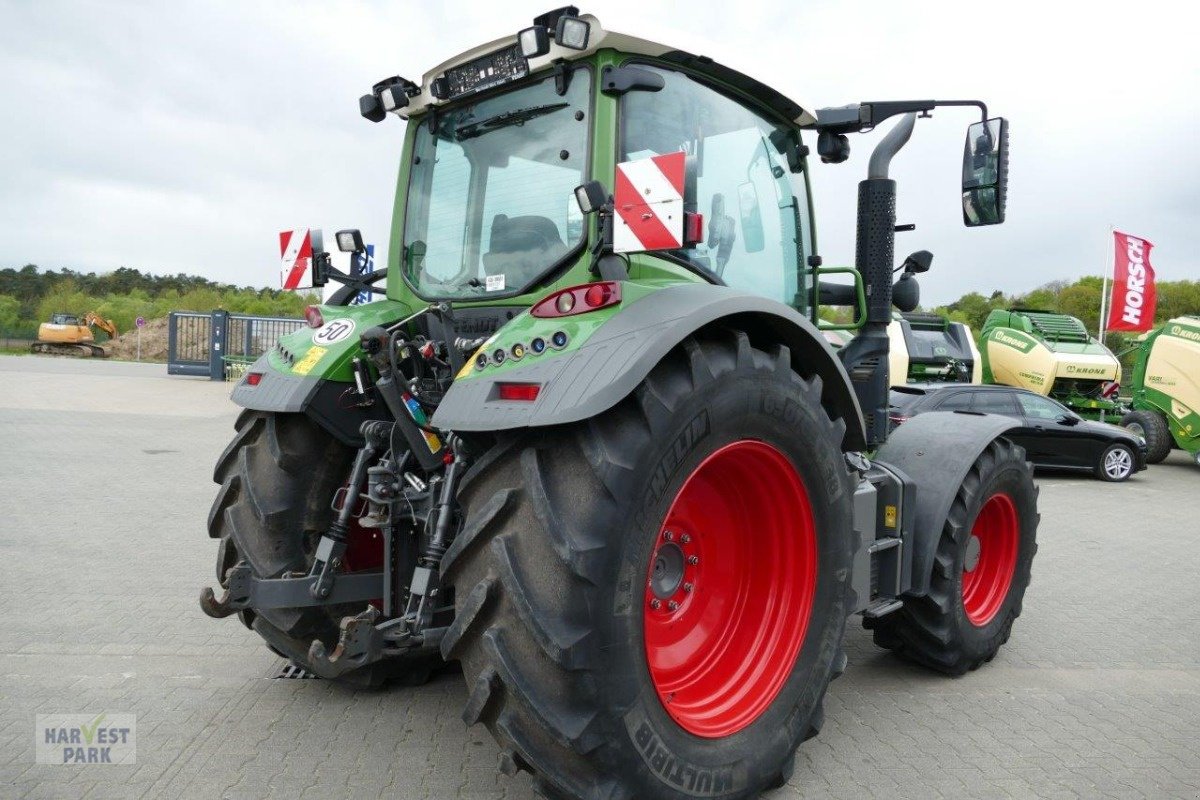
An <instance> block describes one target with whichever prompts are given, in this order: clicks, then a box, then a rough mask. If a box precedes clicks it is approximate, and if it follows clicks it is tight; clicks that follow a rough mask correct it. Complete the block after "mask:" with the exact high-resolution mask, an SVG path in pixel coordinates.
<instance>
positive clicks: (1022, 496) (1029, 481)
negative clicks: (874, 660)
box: [872, 439, 1039, 675]
mask: <svg viewBox="0 0 1200 800" xmlns="http://www.w3.org/2000/svg"><path fill="white" fill-rule="evenodd" d="M1032 475H1033V470H1032V469H1031V468H1030V467H1029V465H1028V464H1026V463H1025V452H1024V451H1023V450H1022V449H1021V448H1020V447H1018V446H1016V445H1014V444H1012V443H1011V442H1009V441H1008V440H1007V439H997V440H995V441H993V442H992V443H991V444H990V445H988V447H987V449H986V450H984V451H983V453H982V454H981V455H980V456H979V458H978V459H976V461H975V463H974V464H973V465H972V466H971V469H970V470H969V471H968V472H967V476H966V478H965V479H964V480H963V482H962V485H961V486H960V487H959V489H958V494H957V495H956V496H955V498H954V502H953V503H952V504H951V507H950V514H949V516H948V518H947V519H946V522H945V524H944V526H943V527H942V534H941V538H940V539H939V540H938V546H937V552H936V554H935V556H934V564H933V575H932V576H931V578H930V586H929V593H928V594H926V595H925V596H923V597H915V598H906V599H905V601H904V607H903V608H901V609H900V610H899V611H896V612H895V613H893V614H890V615H888V616H886V617H883V618H882V619H879V620H875V621H874V622H873V623H872V629H873V631H874V638H875V644H877V645H879V646H880V647H884V648H888V649H891V650H894V651H895V652H896V653H897V654H898V655H900V656H903V657H904V658H907V659H909V660H911V661H915V662H917V663H918V664H922V665H924V666H926V667H930V668H932V669H935V670H938V671H939V672H945V673H947V674H949V675H962V674H964V673H966V672H968V671H969V670H973V669H978V668H979V667H980V666H981V665H983V664H984V663H986V662H988V661H991V660H992V659H993V658H994V657H995V656H996V652H997V651H998V650H999V649H1000V647H1001V646H1002V645H1003V644H1004V643H1005V642H1007V641H1008V637H1009V633H1010V632H1011V630H1012V624H1013V621H1014V620H1016V618H1017V617H1018V616H1019V615H1020V613H1021V602H1022V600H1023V599H1024V597H1025V590H1026V589H1027V588H1028V587H1029V578H1030V567H1031V565H1032V563H1033V556H1034V554H1035V553H1036V552H1037V527H1038V521H1039V516H1038V513H1037V494H1038V491H1037V487H1036V486H1035V485H1034V483H1033V477H1032Z"/></svg>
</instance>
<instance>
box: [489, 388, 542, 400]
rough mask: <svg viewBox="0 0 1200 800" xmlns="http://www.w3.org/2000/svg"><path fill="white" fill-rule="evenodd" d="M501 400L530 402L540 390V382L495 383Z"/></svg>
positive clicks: (535, 398)
mask: <svg viewBox="0 0 1200 800" xmlns="http://www.w3.org/2000/svg"><path fill="white" fill-rule="evenodd" d="M496 388H497V389H498V390H499V394H500V399H501V400H523V401H524V402H526V403H532V402H533V401H534V400H537V398H538V393H539V392H541V391H542V385H541V384H540V383H497V384H496Z"/></svg>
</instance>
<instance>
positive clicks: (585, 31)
mask: <svg viewBox="0 0 1200 800" xmlns="http://www.w3.org/2000/svg"><path fill="white" fill-rule="evenodd" d="M591 34H592V26H591V25H590V24H588V23H587V22H584V21H583V20H582V19H580V17H579V9H578V8H576V7H575V6H564V7H563V8H556V9H555V10H553V11H548V12H546V13H545V14H542V15H540V16H538V17H535V18H534V20H533V26H532V27H530V28H526V29H525V30H523V31H521V32H520V33H519V34H517V41H518V43H519V44H520V46H521V55H523V56H524V57H525V58H536V57H537V56H544V55H546V53H549V52H550V40H551V39H554V41H556V42H558V45H559V47H565V48H567V49H569V50H585V49H587V46H588V39H590V38H591Z"/></svg>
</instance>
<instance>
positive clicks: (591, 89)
mask: <svg viewBox="0 0 1200 800" xmlns="http://www.w3.org/2000/svg"><path fill="white" fill-rule="evenodd" d="M947 106H949V107H953V108H961V107H967V108H971V109H974V111H975V113H977V114H979V115H980V116H981V117H982V120H981V121H980V122H976V123H974V124H972V125H971V126H970V127H969V128H968V134H967V142H966V147H965V152H964V164H963V186H962V194H961V199H962V207H963V216H964V221H965V222H966V224H968V225H980V224H995V223H999V222H1002V221H1003V219H1004V195H1005V184H1006V171H1007V128H1006V123H1005V122H1004V120H1003V119H1000V118H991V119H989V118H988V115H987V109H986V107H985V106H984V104H983V103H981V102H978V101H933V100H918V101H895V102H892V101H888V102H869V103H859V104H855V105H851V106H845V107H840V108H829V109H822V110H819V111H813V110H810V109H809V108H807V107H805V106H801V105H799V104H797V103H796V102H794V101H792V100H791V99H789V98H787V97H785V96H784V95H782V94H781V93H779V92H778V91H776V90H774V89H771V88H769V87H767V86H765V85H764V84H762V83H760V82H759V81H757V80H755V79H753V78H751V77H748V76H746V75H743V74H741V73H739V72H736V71H734V70H732V69H729V68H728V67H725V66H722V65H721V64H719V63H717V62H715V61H713V60H712V59H711V58H707V57H702V56H696V55H693V54H690V53H687V52H683V51H681V50H678V49H675V48H672V47H670V46H667V45H663V44H659V43H656V42H651V41H647V40H644V39H639V38H636V37H633V36H627V35H623V34H620V33H615V32H611V31H607V30H605V29H604V28H603V27H602V26H601V24H600V22H599V20H597V19H596V18H595V17H592V16H588V15H580V14H579V12H578V11H577V10H576V9H574V8H570V7H568V8H563V9H558V10H557V11H552V12H550V13H548V14H544V15H542V16H540V17H538V18H536V19H535V20H534V21H533V24H532V25H530V26H528V27H526V28H525V29H523V30H521V31H520V32H519V33H518V32H514V33H512V34H509V35H506V36H503V37H502V38H500V39H498V40H496V41H493V42H490V43H488V44H485V45H482V46H480V47H477V48H475V49H473V50H471V51H469V52H466V53H463V54H461V55H459V56H456V57H455V58H452V59H450V60H448V61H446V62H445V63H443V64H441V65H439V66H437V67H435V68H433V69H432V70H430V71H429V72H427V73H425V75H424V76H423V77H422V78H421V80H420V81H419V82H417V81H410V80H406V79H404V78H400V77H392V78H388V79H386V80H384V81H381V82H379V83H377V84H376V85H375V86H374V87H373V88H372V90H371V91H370V93H368V94H367V95H366V96H364V97H363V98H362V99H361V100H360V111H361V113H362V115H363V116H364V117H366V118H367V119H369V120H372V121H376V122H379V121H382V120H384V119H386V118H388V117H390V116H398V117H400V118H401V119H402V120H406V121H407V126H406V129H405V136H404V146H403V151H402V155H401V164H400V174H399V183H398V187H397V191H396V201H395V217H394V224H393V227H392V230H391V239H390V246H389V248H388V259H387V267H386V270H385V271H383V272H382V274H380V273H376V274H374V275H373V276H370V277H368V276H363V275H356V274H343V273H340V272H338V271H336V270H334V269H333V268H332V267H331V266H330V265H329V263H328V262H329V257H328V255H327V254H324V253H321V252H317V253H314V255H313V257H314V259H315V262H316V265H317V273H318V275H319V276H320V277H324V278H330V279H336V280H339V281H341V282H343V283H344V284H345V286H344V288H343V290H342V291H340V292H339V293H338V295H337V302H348V300H349V298H351V297H353V296H354V295H356V294H358V293H359V292H360V291H363V290H364V289H366V288H371V287H372V286H374V287H380V286H381V285H382V282H384V281H386V294H387V298H386V300H383V301H380V302H376V303H371V304H367V305H361V306H342V305H338V304H337V302H335V303H331V304H329V305H324V306H320V307H314V308H311V309H310V310H309V313H308V315H307V316H308V322H309V326H307V327H304V328H302V329H301V330H299V331H297V332H296V333H294V334H291V335H288V336H285V337H283V338H282V339H280V340H279V343H278V346H277V347H275V348H274V349H273V350H271V351H270V352H268V353H267V354H266V355H264V356H263V357H262V358H260V359H259V360H258V362H256V363H255V364H254V365H253V366H252V367H251V368H250V369H249V370H248V372H247V373H246V375H245V376H244V377H243V378H242V379H241V381H240V382H239V383H238V385H237V386H236V388H235V389H234V392H233V400H234V402H236V403H237V404H239V405H241V406H243V407H244V409H245V410H244V411H243V412H242V414H241V415H240V417H239V418H238V420H237V423H236V434H235V436H234V438H233V441H232V442H231V443H230V445H229V447H228V448H227V449H226V450H225V452H224V453H223V454H222V455H221V457H220V458H219V460H218V461H217V464H216V469H215V479H216V482H217V483H218V484H219V485H220V489H219V490H218V492H217V497H216V500H215V501H214V504H213V507H212V511H211V513H210V515H209V518H208V530H209V533H210V535H211V536H212V537H213V538H214V539H216V540H217V542H218V550H217V569H216V577H217V580H218V581H219V583H220V587H221V588H220V590H219V593H218V592H214V591H213V590H212V589H210V588H206V589H204V590H203V592H202V593H201V600H200V602H201V606H202V608H203V610H204V611H205V612H206V613H208V614H209V615H211V616H214V617H226V616H231V615H237V616H238V617H239V618H240V619H241V620H242V622H243V623H245V624H246V625H247V626H248V627H250V628H252V629H253V630H254V631H255V632H257V634H258V635H260V636H261V637H262V638H263V639H264V640H265V641H266V643H267V645H268V646H269V647H270V648H271V649H272V650H273V651H275V652H276V653H278V654H280V655H281V656H284V657H286V658H288V659H291V660H292V661H294V662H296V663H297V664H299V665H302V666H303V667H304V668H305V669H307V670H309V671H311V672H313V673H315V674H317V675H319V676H322V677H325V678H330V679H341V680H346V681H352V682H357V683H379V682H382V681H385V680H388V679H391V680H395V681H400V682H405V683H419V682H421V681H422V680H424V679H425V678H427V677H428V676H429V674H430V671H431V670H433V669H436V668H437V666H438V665H439V664H441V663H443V662H444V661H448V660H450V661H458V662H461V665H462V672H463V675H464V677H465V679H466V687H467V699H466V702H465V707H464V709H463V714H462V716H463V719H464V720H465V721H466V722H467V723H468V724H475V723H481V724H483V725H486V726H487V728H488V730H489V731H490V732H491V733H492V734H493V735H494V737H495V738H496V741H497V742H498V743H499V747H500V750H501V768H502V769H503V770H505V771H507V772H509V773H511V772H514V771H516V770H527V771H529V772H531V773H533V776H534V785H535V786H536V787H537V789H538V790H539V791H540V792H541V793H543V794H544V795H545V796H547V797H551V798H588V799H592V798H594V799H595V800H633V798H637V799H638V800H651V799H653V798H672V799H677V798H701V797H703V798H723V799H725V800H730V799H732V798H750V797H755V796H757V795H758V794H759V793H760V792H761V791H763V790H765V789H768V788H770V787H775V786H780V785H782V784H783V783H784V782H786V781H787V780H789V778H790V777H791V775H792V772H793V764H794V760H795V756H794V753H795V750H796V748H797V746H798V745H799V744H800V743H801V742H802V741H804V740H805V739H807V738H809V737H811V736H814V735H816V733H817V731H818V730H819V728H820V726H821V723H822V721H823V711H822V701H823V699H824V695H825V691H826V688H827V686H828V684H829V681H830V680H831V679H833V678H834V677H836V676H837V675H838V674H840V673H841V672H842V670H843V669H844V667H845V665H846V656H845V654H844V651H843V649H842V637H843V632H844V629H845V626H846V623H847V620H848V618H849V617H851V616H852V615H859V616H860V617H861V619H862V621H863V623H864V624H865V625H866V626H867V627H869V628H871V629H872V630H873V632H874V638H875V641H876V642H877V643H878V644H879V645H881V646H882V647H885V648H889V649H891V650H893V651H895V652H896V653H898V654H900V655H902V656H904V657H906V658H909V659H911V660H913V661H916V662H919V663H921V664H925V665H928V666H929V667H932V668H934V669H936V670H939V671H942V672H944V673H948V674H951V675H958V674H962V673H964V672H966V671H967V670H971V669H974V668H976V667H979V666H980V665H982V664H983V663H985V662H987V661H989V660H991V659H992V658H993V657H994V656H995V655H996V653H997V651H998V650H999V649H1000V647H1001V646H1002V645H1003V644H1004V643H1005V642H1007V641H1008V639H1009V634H1010V631H1011V628H1012V625H1013V622H1014V620H1015V619H1016V618H1017V616H1018V615H1019V614H1020V611H1021V603H1022V598H1023V597H1024V594H1025V590H1026V587H1027V586H1028V583H1029V576H1030V567H1031V564H1032V561H1033V557H1034V552H1035V550H1036V547H1037V546H1036V532H1037V526H1038V519H1039V517H1038V511H1037V499H1036V498H1037V490H1036V488H1035V486H1034V483H1033V479H1032V475H1031V471H1030V469H1029V467H1028V465H1027V463H1026V460H1025V455H1024V452H1023V451H1022V450H1021V449H1020V448H1019V447H1016V446H1014V445H1013V444H1012V443H1011V442H1009V441H1008V440H1007V439H1006V438H1005V433H1006V431H1008V430H1010V429H1011V428H1012V426H1013V424H1014V423H1012V422H1010V421H1009V420H1007V419H1005V418H1000V417H994V416H988V415H979V414H968V413H930V414H924V415H921V416H919V417H917V418H915V419H913V420H912V421H910V422H908V423H906V424H905V425H904V426H903V427H902V428H900V429H898V430H897V431H896V432H894V433H891V434H890V435H889V432H888V415H887V403H888V384H889V376H888V350H889V339H888V334H887V328H888V325H889V324H890V323H891V321H892V316H891V312H892V308H893V280H894V276H893V272H894V271H896V269H897V267H896V265H895V263H894V261H895V259H894V239H895V231H896V229H897V225H896V216H895V208H896V206H895V203H896V183H895V181H893V180H892V179H891V178H889V177H888V172H889V168H890V164H891V161H892V159H893V157H894V156H896V154H897V153H898V152H899V151H900V149H901V148H902V147H903V145H904V144H905V142H906V141H907V140H908V138H909V136H910V135H911V133H912V131H913V129H914V126H915V124H916V122H917V119H918V116H928V115H929V113H930V112H932V111H934V110H935V109H942V108H943V107H947ZM893 118H898V121H897V122H896V123H895V124H894V127H892V128H891V130H890V131H889V132H888V133H887V134H886V135H885V136H883V137H882V138H881V140H880V141H879V143H878V144H877V145H876V147H875V149H874V151H873V153H872V154H871V156H870V158H869V165H868V169H867V177H866V179H865V180H863V181H862V182H861V183H860V184H859V210H858V242H857V251H856V266H855V268H853V269H851V268H842V269H840V270H832V269H828V268H824V267H822V262H821V257H820V255H819V253H818V250H817V247H816V237H815V233H814V228H815V223H814V219H813V213H812V204H811V194H810V189H809V165H810V163H811V162H810V156H811V151H810V149H809V145H808V144H806V141H814V140H815V144H816V153H817V155H818V156H819V157H820V158H821V159H822V160H823V161H826V162H830V163H838V162H843V161H846V160H847V159H848V157H849V153H850V135H851V134H855V133H859V132H864V131H870V130H872V129H874V128H876V127H877V126H879V125H881V124H883V123H884V122H885V121H887V120H889V119H893ZM389 135H390V134H389ZM956 198H957V195H956ZM956 201H957V199H956ZM337 241H338V245H339V248H341V249H343V250H346V251H351V252H353V251H359V250H360V249H361V248H362V237H361V236H360V235H359V234H358V233H357V231H343V232H340V233H339V234H338V236H337ZM910 262H911V263H910ZM905 265H908V266H905ZM927 267H928V262H927V260H926V261H925V262H924V263H922V262H921V259H920V258H915V259H914V258H913V257H910V259H909V260H908V261H906V262H904V263H903V264H901V266H900V268H901V269H902V270H903V273H904V274H903V276H902V277H901V278H900V280H899V281H896V285H898V286H901V287H902V289H903V291H902V294H903V298H901V299H902V300H903V302H902V303H900V305H901V306H902V307H910V306H911V305H912V300H913V299H914V297H915V294H914V292H915V291H916V278H915V277H914V276H915V275H916V274H917V273H918V272H921V271H923V269H924V268H927ZM831 272H835V273H836V272H840V273H842V274H850V276H851V277H852V279H853V281H854V283H853V285H846V286H843V287H840V288H839V287H836V286H833V285H830V284H829V283H828V281H826V280H823V276H827V275H828V274H829V273H831ZM822 298H824V300H825V302H844V303H848V304H850V305H853V306H854V308H855V310H856V319H858V320H859V322H858V323H857V324H856V332H855V335H854V337H853V338H852V339H851V340H850V341H849V342H848V343H847V344H846V345H845V346H844V347H842V348H841V349H840V350H839V351H838V353H837V354H835V353H834V352H833V350H832V348H831V347H830V345H829V343H828V342H827V341H826V340H825V337H824V336H823V335H822V331H821V329H820V326H819V325H818V322H817V321H818V319H819V317H818V312H819V304H820V302H821V299H822Z"/></svg>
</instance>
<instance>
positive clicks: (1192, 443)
mask: <svg viewBox="0 0 1200 800" xmlns="http://www.w3.org/2000/svg"><path fill="white" fill-rule="evenodd" d="M1129 407H1130V409H1132V410H1131V411H1129V413H1127V414H1126V415H1125V416H1124V417H1123V418H1122V419H1121V424H1122V425H1124V426H1125V427H1126V428H1131V429H1132V430H1134V431H1135V432H1136V433H1138V434H1140V435H1141V436H1142V437H1143V438H1145V440H1146V451H1147V452H1146V460H1147V461H1149V462H1150V463H1151V464H1157V463H1159V462H1160V461H1162V460H1163V459H1165V458H1166V457H1167V454H1168V453H1169V452H1171V446H1172V445H1174V446H1175V447H1178V448H1179V449H1181V450H1186V451H1187V452H1188V453H1189V454H1190V455H1191V456H1192V458H1193V459H1195V461H1196V463H1197V464H1200V317H1190V316H1189V317H1178V318H1177V319H1172V320H1169V321H1168V322H1166V323H1164V324H1163V325H1161V326H1159V327H1158V328H1155V329H1154V330H1153V331H1151V332H1150V333H1148V334H1147V335H1146V336H1145V337H1143V338H1142V341H1141V342H1140V343H1139V344H1138V345H1137V355H1136V357H1135V359H1134V366H1133V397H1132V399H1131V401H1130V403H1129Z"/></svg>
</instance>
